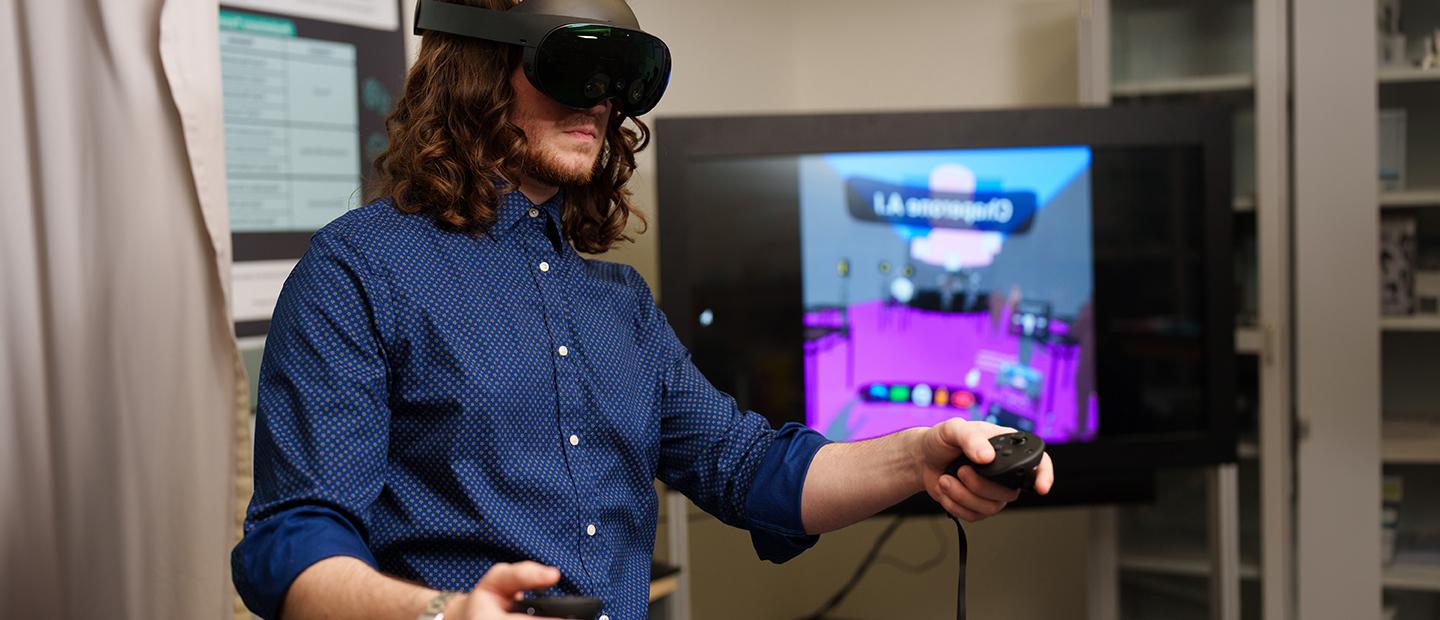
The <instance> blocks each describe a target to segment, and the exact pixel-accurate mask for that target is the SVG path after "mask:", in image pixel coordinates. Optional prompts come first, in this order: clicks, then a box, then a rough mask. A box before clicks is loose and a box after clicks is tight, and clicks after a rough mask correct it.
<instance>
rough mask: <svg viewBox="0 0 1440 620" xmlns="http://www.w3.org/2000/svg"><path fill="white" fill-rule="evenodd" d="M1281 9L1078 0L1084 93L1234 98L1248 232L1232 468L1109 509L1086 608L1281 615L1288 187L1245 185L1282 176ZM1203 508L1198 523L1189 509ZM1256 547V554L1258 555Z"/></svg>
mask: <svg viewBox="0 0 1440 620" xmlns="http://www.w3.org/2000/svg"><path fill="white" fill-rule="evenodd" d="M1287 14H1288V3H1287V2H1285V1H1283V0H1219V1H1218V2H1217V1H1205V0H1082V2H1081V32H1080V37H1079V45H1080V50H1079V51H1080V57H1081V60H1080V67H1081V84H1080V87H1081V88H1080V89H1081V95H1082V97H1081V98H1082V101H1084V102H1085V103H1090V104H1097V105H1105V104H1112V103H1113V104H1114V105H1129V104H1142V105H1143V104H1145V103H1148V102H1150V101H1165V102H1168V101H1177V102H1183V101H1190V100H1201V101H1222V102H1225V103H1228V104H1231V105H1234V106H1235V108H1236V116H1235V127H1234V133H1233V136H1232V142H1233V144H1234V145H1235V149H1236V151H1235V155H1234V158H1233V161H1234V166H1235V167H1234V169H1233V172H1232V184H1233V187H1234V192H1235V196H1234V198H1233V200H1232V203H1231V206H1232V209H1233V211H1234V212H1235V217H1236V218H1237V219H1236V223H1237V226H1236V229H1237V234H1240V235H1248V237H1247V238H1245V239H1239V238H1237V243H1236V251H1237V259H1236V260H1237V277H1239V278H1240V279H1241V284H1240V285H1239V286H1238V287H1237V288H1239V289H1240V290H1242V291H1245V293H1244V296H1245V297H1246V298H1247V299H1248V301H1247V302H1246V303H1243V304H1241V302H1242V299H1239V298H1237V300H1236V301H1237V304H1240V307H1241V309H1242V311H1248V312H1243V314H1242V316H1239V317H1237V320H1239V321H1240V323H1239V324H1238V325H1237V327H1236V331H1235V349H1236V353H1237V354H1238V355H1241V356H1247V357H1248V356H1254V357H1251V359H1252V360H1259V361H1258V362H1252V363H1251V364H1252V365H1250V367H1252V368H1258V376H1256V377H1254V379H1253V380H1252V381H1257V382H1258V383H1259V389H1258V395H1257V397H1258V399H1259V401H1258V403H1257V405H1256V406H1257V409H1258V414H1257V417H1258V421H1257V422H1256V425H1255V426H1254V427H1249V428H1242V429H1241V434H1242V436H1244V437H1247V438H1248V439H1244V440H1242V441H1241V442H1240V444H1239V445H1238V446H1237V452H1238V454H1239V456H1240V459H1241V464H1240V465H1239V466H1238V468H1236V467H1233V466H1232V468H1231V470H1230V471H1231V473H1230V477H1231V481H1230V483H1229V484H1223V483H1220V484H1217V483H1215V481H1216V478H1217V477H1216V474H1214V473H1210V472H1206V471H1204V470H1192V471H1172V472H1168V473H1166V475H1167V476H1171V477H1173V479H1171V480H1169V481H1168V482H1164V483H1160V484H1162V485H1164V486H1174V485H1181V486H1182V487H1183V488H1184V492H1178V493H1177V492H1172V493H1166V494H1165V496H1164V497H1160V498H1157V502H1156V504H1154V505H1153V506H1151V507H1133V508H1131V507H1126V508H1121V509H1119V511H1118V513H1117V517H1116V518H1115V519H1114V522H1116V523H1117V524H1118V525H1117V526H1116V527H1115V528H1114V529H1115V533H1113V534H1112V535H1113V536H1114V538H1115V539H1116V540H1117V543H1118V552H1117V553H1115V558H1116V561H1115V564H1116V565H1115V566H1114V567H1112V569H1113V570H1115V571H1116V572H1117V573H1123V578H1122V579H1118V580H1117V583H1116V584H1115V587H1116V588H1117V590H1118V592H1119V594H1118V596H1119V600H1117V601H1116V602H1115V605H1114V609H1099V610H1097V609H1095V608H1093V607H1092V610H1091V617H1092V618H1102V617H1104V618H1110V617H1122V618H1126V619H1127V620H1129V619H1130V618H1133V617H1156V618H1169V617H1179V616H1175V615H1173V614H1172V612H1174V611H1176V610H1173V609H1169V608H1168V607H1167V605H1163V604H1162V605H1160V606H1155V605H1153V603H1155V599H1157V598H1159V599H1162V601H1163V600H1169V601H1170V602H1171V603H1173V604H1174V605H1177V606H1178V607H1179V609H1180V610H1181V611H1182V612H1183V613H1181V614H1180V615H1181V616H1183V615H1184V614H1190V615H1195V614H1200V615H1201V616H1203V615H1207V614H1208V615H1209V617H1211V618H1224V619H1231V618H1239V617H1241V615H1242V612H1243V613H1244V614H1246V615H1247V617H1248V615H1249V614H1252V613H1261V610H1262V609H1263V613H1264V615H1265V616H1266V617H1276V618H1287V619H1288V618H1289V617H1291V616H1292V615H1293V614H1292V613H1291V612H1290V610H1291V608H1292V607H1291V606H1292V603H1293V600H1292V598H1291V594H1290V592H1291V589H1290V588H1291V586H1290V584H1291V583H1293V568H1292V567H1291V566H1290V565H1289V560H1288V559H1287V558H1288V557H1290V555H1291V551H1290V547H1289V545H1288V543H1287V542H1286V541H1288V540H1290V539H1291V537H1292V534H1291V527H1292V518H1291V504H1290V503H1289V502H1288V501H1287V500H1286V499H1284V498H1288V497H1289V495H1290V491H1289V480H1290V478H1291V474H1290V471H1291V470H1290V462H1291V457H1290V452H1289V446H1290V431H1289V410H1290V404H1289V403H1290V397H1289V393H1290V387H1289V383H1290V375H1289V373H1290V362H1289V357H1288V354H1287V353H1286V351H1287V350H1288V346H1287V345H1286V344H1285V343H1287V342H1289V331H1288V316H1289V306H1288V303H1289V301H1288V300H1289V289H1290V281H1289V260H1290V259H1289V255H1290V249H1289V241H1288V240H1289V238H1290V232H1289V216H1288V214H1287V211H1288V209H1289V207H1288V205H1289V195H1288V183H1286V182H1275V181H1271V182H1264V183H1260V182H1257V180H1258V179H1287V178H1288V176H1289V172H1288V170H1289V168H1288V166H1289V151H1288V148H1289V142H1290V140H1289V135H1288V130H1287V127H1288V125H1289V120H1288V116H1287V115H1288V109H1287V106H1288V96H1289V95H1288V75H1287V67H1288V64H1287V60H1286V58H1287V56H1288V54H1289V50H1288V46H1289V41H1288V31H1287V26H1288V25H1287V23H1286V19H1287ZM1247 280H1248V283H1247V282H1246V281H1247ZM1257 437H1258V438H1259V439H1256V438H1257ZM1207 478H1208V480H1207ZM1220 478H1222V479H1223V476H1220ZM1262 489H1263V493H1262ZM1207 513H1208V514H1209V515H1210V517H1209V519H1208V520H1207V519H1205V518H1202V516H1201V515H1205V514H1207ZM1161 515H1164V516H1161ZM1176 519H1178V520H1179V521H1181V522H1183V524H1181V523H1177V522H1176ZM1147 520H1148V521H1151V522H1155V523H1159V524H1162V525H1159V526H1158V527H1157V528H1153V529H1159V530H1162V531H1163V532H1164V535H1162V536H1158V537H1153V536H1152V537H1149V538H1156V540H1145V539H1146V538H1147V536H1146V535H1145V531H1146V528H1145V525H1146V521H1147ZM1207 521H1208V523H1207ZM1262 530H1263V531H1264V533H1265V536H1264V537H1263V538H1262V537H1261V536H1260V533H1261V531H1262ZM1264 555H1268V558H1269V561H1268V562H1265V563H1261V562H1260V561H1257V560H1256V558H1259V557H1261V556H1264ZM1242 586H1243V587H1242ZM1137 588H1138V589H1139V590H1138V591H1137ZM1207 589H1208V590H1209V592H1208V593H1207V592H1206V590H1207ZM1242 593H1243V595H1242ZM1101 595H1102V596H1108V593H1102V594H1101ZM1257 595H1258V596H1257ZM1142 599H1143V603H1142V602H1141V601H1142ZM1242 599H1247V600H1244V601H1242ZM1260 599H1263V602H1262V601H1261V600H1260ZM1122 611H1123V613H1122ZM1107 614H1108V615H1107ZM1127 614H1128V615H1127Z"/></svg>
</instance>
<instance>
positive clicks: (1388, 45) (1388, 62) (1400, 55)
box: [1375, 0, 1410, 66]
mask: <svg viewBox="0 0 1440 620" xmlns="http://www.w3.org/2000/svg"><path fill="white" fill-rule="evenodd" d="M1378 10H1379V15H1378V23H1377V25H1378V26H1379V28H1380V31H1379V32H1378V33H1377V36H1376V37H1375V42H1376V43H1378V44H1379V46H1380V65H1381V66H1399V65H1408V64H1410V59H1409V58H1406V56H1405V42H1406V41H1405V32H1404V31H1403V30H1402V28H1401V22H1400V0H1380V1H1379V4H1378Z"/></svg>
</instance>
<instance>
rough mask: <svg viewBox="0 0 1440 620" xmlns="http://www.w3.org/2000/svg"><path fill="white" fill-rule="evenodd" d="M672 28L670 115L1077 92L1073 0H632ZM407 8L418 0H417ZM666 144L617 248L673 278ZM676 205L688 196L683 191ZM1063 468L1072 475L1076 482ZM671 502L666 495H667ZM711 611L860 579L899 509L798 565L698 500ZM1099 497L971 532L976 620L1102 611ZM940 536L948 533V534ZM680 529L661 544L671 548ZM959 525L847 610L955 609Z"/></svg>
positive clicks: (700, 552)
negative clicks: (660, 252)
mask: <svg viewBox="0 0 1440 620" xmlns="http://www.w3.org/2000/svg"><path fill="white" fill-rule="evenodd" d="M630 5H631V7H632V8H634V10H635V13H636V15H637V16H638V17H639V18H640V23H641V24H643V25H644V27H645V29H646V30H647V31H649V32H652V33H655V34H657V35H658V36H660V37H661V38H663V39H665V41H666V43H667V44H668V45H669V46H670V48H671V52H672V54H673V56H674V63H675V69H674V74H673V75H672V78H671V82H670V87H669V90H668V91H667V93H666V95H665V99H664V100H663V101H662V102H661V104H660V106H659V107H657V108H656V109H655V111H653V112H652V113H651V114H650V115H649V116H648V117H647V118H649V119H653V118H656V117H664V116H696V115H722V114H723V115H732V114H748V113H757V114H758V113H777V112H780V113H806V112H839V111H879V110H919V109H954V108H989V107H1017V106H1023V107H1031V106H1045V105H1073V104H1074V103H1075V102H1076V95H1077V92H1078V91H1077V77H1076V75H1077V74H1076V58H1075V52H1076V39H1075V37H1076V16H1077V15H1076V12H1077V6H1076V3H1075V2H1073V1H1072V0H951V1H946V0H902V1H899V2H890V3H880V2H859V1H856V0H789V1H781V2H775V1H761V0H731V1H728V2H701V1H699V0H630ZM407 10H408V9H407ZM654 161H655V160H654V151H653V150H647V151H645V152H642V153H641V154H640V156H639V169H638V170H637V171H636V175H635V177H634V178H633V179H632V183H631V187H632V189H633V191H634V192H635V195H636V200H637V202H638V204H639V205H640V206H641V208H642V209H643V210H644V212H645V213H646V214H647V215H648V216H649V217H650V228H649V230H648V232H646V233H645V234H643V235H641V236H639V237H638V238H637V241H636V243H634V244H632V245H627V246H624V247H621V248H619V249H616V250H613V251H611V252H610V253H609V254H607V255H606V256H605V259H607V260H615V261H620V262H625V263H629V264H631V265H634V266H635V267H636V268H637V269H638V270H639V271H640V273H641V274H643V275H644V276H645V278H646V279H647V280H648V281H649V282H650V283H651V286H652V287H655V288H656V291H657V294H660V295H663V291H660V290H659V288H658V285H659V269H660V266H659V265H658V259H657V251H656V239H657V237H658V231H659V227H660V226H661V225H663V213H662V212H660V211H659V209H658V206H657V205H656V204H655V178H654ZM669 208H684V206H683V205H676V206H673V207H669ZM1063 471H1064V470H1063V464H1062V469H1061V477H1060V484H1063V483H1064V482H1063V480H1064V478H1063ZM662 505H663V502H662ZM691 510H692V514H691V515H688V518H690V519H691V521H692V523H691V527H690V538H691V540H690V545H691V549H690V553H691V558H692V565H691V566H690V567H689V570H690V572H691V576H692V582H691V583H692V588H693V593H692V605H693V607H692V609H693V614H694V615H693V617H694V618H695V620H709V619H719V618H751V619H766V618H794V617H797V616H800V615H802V614H806V613H809V612H811V611H814V610H815V609H816V608H817V607H818V606H819V605H820V604H822V603H823V602H824V601H825V600H826V599H827V598H829V597H830V595H831V594H833V593H834V592H835V590H836V589H837V588H838V587H839V586H840V585H841V584H842V583H844V581H845V580H846V579H847V578H848V577H849V575H850V573H851V572H852V571H853V570H854V568H855V566H856V565H857V564H858V563H859V561H860V559H861V557H863V555H864V554H865V551H866V550H867V549H868V548H869V546H870V544H871V543H872V542H873V541H874V540H875V537H876V536H877V535H878V534H879V533H880V531H881V530H883V529H884V527H885V525H886V523H887V520H886V519H873V520H871V521H868V522H865V523H862V524H859V525H856V526H853V527H851V528H848V529H846V530H844V531H841V532H836V533H832V534H828V535H826V536H824V537H823V538H822V539H821V542H820V543H819V544H818V545H817V546H816V547H815V548H814V549H812V550H810V551H808V552H806V553H805V554H804V555H802V556H801V557H799V558H797V559H795V560H793V561H791V562H790V563H787V564H784V565H779V566H777V565H773V564H768V563H762V562H760V561H759V560H757V559H756V558H755V555H754V552H753V550H752V549H751V546H750V541H749V535H748V534H746V533H745V532H742V531H738V530H734V529H731V528H729V527H727V526H725V525H723V524H721V523H720V522H718V521H716V520H714V519H713V518H710V517H708V516H706V515H704V514H703V513H699V512H698V511H696V510H695V509H694V507H693V506H692V508H691ZM1090 518H1091V514H1090V511H1088V510H1085V509H1063V510H1059V509H1057V510H1044V511H1040V510H1035V511H1030V512H1016V513H1010V514H1004V515H1001V516H999V517H997V518H995V519H992V520H990V521H986V522H984V523H981V524H979V525H977V526H974V527H972V528H970V529H969V531H970V536H969V540H970V566H971V570H970V576H969V591H970V593H971V594H970V597H969V602H970V610H971V615H972V616H973V617H977V618H1002V617H1003V618H1010V619H1024V618H1074V617H1081V616H1082V615H1083V614H1084V610H1085V608H1086V604H1087V600H1086V592H1085V590H1086V580H1085V577H1086V568H1087V564H1086V561H1087V556H1086V541H1087V540H1088V537H1089V535H1090ZM937 532H938V533H937ZM665 544H666V541H665V540H664V527H663V525H662V527H661V531H660V540H659V546H660V550H661V552H663V549H664V546H665ZM954 548H955V529H954V525H953V524H952V523H950V522H949V521H948V520H945V519H942V518H938V517H931V518H926V519H916V520H913V521H912V522H909V523H906V524H905V525H903V526H902V527H901V529H900V530H899V531H898V532H897V533H896V535H895V536H894V537H893V538H892V539H891V540H890V543H889V544H888V545H887V548H886V553H885V554H884V555H886V556H893V557H895V558H897V559H898V560H899V561H901V562H904V563H908V564H920V563H922V562H924V561H925V560H927V559H930V558H933V557H934V554H935V553H937V552H938V551H941V550H943V552H944V553H945V554H946V556H945V558H944V559H943V561H941V562H939V564H938V566H936V567H935V568H932V569H929V570H925V571H922V572H919V573H916V574H911V573H907V572H905V571H904V570H902V569H900V568H897V567H896V566H894V565H893V564H880V565H877V566H875V567H874V568H872V570H871V572H870V573H869V574H868V575H867V576H866V577H865V579H864V580H863V581H861V582H860V584H859V586H858V587H857V589H856V591H855V592H854V593H853V594H852V595H851V597H850V598H849V599H848V600H847V602H846V603H845V604H844V605H842V606H841V607H840V608H838V609H837V610H836V615H841V616H844V617H854V618H914V619H917V620H924V619H927V618H951V617H954V604H955V603H954V596H955V595H954V588H955V579H956V574H955V571H956V568H955V557H954Z"/></svg>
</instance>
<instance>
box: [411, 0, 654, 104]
mask: <svg viewBox="0 0 1440 620" xmlns="http://www.w3.org/2000/svg"><path fill="white" fill-rule="evenodd" d="M427 31H433V32H444V33H448V34H454V35H460V36H465V37H473V38H476V39H484V40H486V41H494V42H496V43H508V44H511V45H519V46H522V47H524V48H525V60H524V66H525V77H527V78H529V79H530V83H531V84H533V85H534V86H535V89H536V90H539V91H540V92H542V93H545V95H546V96H548V97H550V98H551V99H554V100H555V101H558V102H560V103H562V104H564V105H567V106H570V107H572V108H578V109H585V108H590V107H593V106H595V105H596V104H599V103H600V102H602V101H605V100H606V99H611V100H614V102H615V105H616V106H617V107H618V108H619V109H620V111H621V113H622V114H624V115H625V116H632V117H633V116H640V115H641V114H644V113H646V112H649V111H650V110H651V109H652V108H654V107H655V104H657V103H659V102H660V96H661V95H663V94H665V86H666V84H668V83H669V82H670V48H668V47H665V42H664V41H661V40H660V39H659V38H657V37H655V36H654V35H651V34H647V33H645V32H643V31H641V30H640V23H639V22H638V21H637V20H636V19H635V13H634V12H632V11H631V10H630V7H629V6H628V5H626V4H625V1H624V0H525V1H524V2H521V3H520V4H517V5H515V6H514V7H513V8H510V9H509V10H505V11H492V10H489V9H483V8H479V7H472V6H464V5H459V4H453V3H449V2H441V1H439V0H418V4H417V5H416V7H415V34H417V35H423V34H424V33H425V32H427Z"/></svg>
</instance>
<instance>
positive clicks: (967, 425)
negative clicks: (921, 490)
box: [917, 418, 1055, 523]
mask: <svg viewBox="0 0 1440 620" xmlns="http://www.w3.org/2000/svg"><path fill="white" fill-rule="evenodd" d="M1013 432H1015V429H1013V428H1006V427H1004V426H997V425H995V424H990V423H989V422H972V421H968V420H962V419H959V418H955V419H951V420H946V421H945V422H941V423H940V424H936V425H935V426H932V427H930V428H929V429H927V430H926V431H925V434H924V435H921V436H920V437H919V444H920V445H919V448H918V450H917V461H918V462H919V468H920V479H921V481H922V483H923V484H924V485H925V492H926V493H929V494H930V497H931V498H933V499H934V500H935V501H937V502H940V505H941V506H943V507H944V508H945V511H946V512H948V513H950V516H953V517H955V518H956V519H964V520H965V521H967V522H970V523H975V522H976V521H980V520H982V519H985V518H986V517H990V516H993V515H995V514H996V513H998V512H1000V511H1001V510H1004V509H1005V505H1006V504H1008V503H1010V502H1012V501H1015V499H1016V498H1018V497H1019V496H1020V492H1019V491H1016V490H1014V489H1010V488H1008V487H1005V486H1003V485H1001V484H999V483H996V482H993V481H991V480H987V479H985V478H983V477H981V476H980V474H978V473H976V472H975V468H973V467H971V466H969V465H966V466H964V467H961V468H960V471H959V477H958V479H957V478H956V477H955V476H951V475H949V474H947V473H945V469H946V468H948V467H949V466H950V464H951V463H953V462H955V459H957V458H959V457H960V455H961V453H962V452H963V453H964V454H965V456H966V458H968V459H970V462H972V463H975V464H978V465H984V464H986V463H989V462H990V461H993V460H995V449H994V448H992V447H991V446H990V438H991V437H994V436H996V435H1004V434H1005V433H1013ZM1054 483H1055V469H1054V467H1053V466H1052V465H1051V463H1050V455H1049V454H1046V455H1044V458H1042V459H1041V461H1040V466H1039V467H1038V468H1036V470H1035V492H1036V493H1039V494H1041V495H1045V494H1046V493H1049V492H1050V487H1051V485H1053V484H1054Z"/></svg>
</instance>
